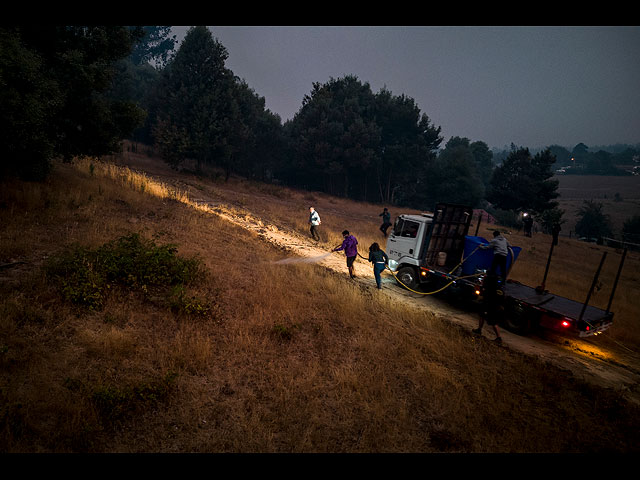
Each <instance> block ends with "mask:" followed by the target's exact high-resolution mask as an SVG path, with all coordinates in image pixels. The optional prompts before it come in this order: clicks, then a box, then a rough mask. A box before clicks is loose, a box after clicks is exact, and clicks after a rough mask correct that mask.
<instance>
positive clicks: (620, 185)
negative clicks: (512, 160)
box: [555, 175, 640, 235]
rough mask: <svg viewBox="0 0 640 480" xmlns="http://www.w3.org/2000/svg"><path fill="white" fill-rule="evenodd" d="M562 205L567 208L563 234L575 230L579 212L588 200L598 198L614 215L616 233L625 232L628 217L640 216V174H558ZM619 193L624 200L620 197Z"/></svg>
mask: <svg viewBox="0 0 640 480" xmlns="http://www.w3.org/2000/svg"><path fill="white" fill-rule="evenodd" d="M555 178H556V179H557V180H559V182H560V184H559V186H558V192H559V193H560V197H559V198H558V201H559V202H560V208H561V209H563V210H564V211H565V214H564V219H565V220H566V223H565V224H564V225H563V228H562V233H563V234H564V235H568V233H569V231H571V232H573V229H574V228H575V224H576V222H577V218H576V214H577V212H578V210H579V209H580V207H581V206H582V204H583V201H584V200H595V201H597V202H600V203H602V204H603V206H604V212H605V213H606V214H607V215H609V216H610V217H611V223H612V225H613V229H614V232H615V233H616V234H618V233H621V231H622V225H623V223H624V221H625V220H627V219H628V218H630V217H632V216H633V215H640V176H629V177H613V176H596V175H558V176H556V177H555ZM616 193H617V194H619V198H620V200H616Z"/></svg>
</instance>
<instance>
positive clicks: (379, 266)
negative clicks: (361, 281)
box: [369, 243, 389, 290]
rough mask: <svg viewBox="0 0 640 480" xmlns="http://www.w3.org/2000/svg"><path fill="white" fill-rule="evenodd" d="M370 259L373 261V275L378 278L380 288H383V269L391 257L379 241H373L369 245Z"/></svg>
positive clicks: (377, 284)
mask: <svg viewBox="0 0 640 480" xmlns="http://www.w3.org/2000/svg"><path fill="white" fill-rule="evenodd" d="M369 261H370V262H371V263H373V276H374V277H375V279H376V286H377V287H378V290H381V289H382V277H381V274H382V271H383V270H384V268H385V266H386V265H387V262H388V261H389V257H387V254H386V253H384V250H382V249H381V248H380V245H378V244H377V243H372V244H371V246H370V247H369Z"/></svg>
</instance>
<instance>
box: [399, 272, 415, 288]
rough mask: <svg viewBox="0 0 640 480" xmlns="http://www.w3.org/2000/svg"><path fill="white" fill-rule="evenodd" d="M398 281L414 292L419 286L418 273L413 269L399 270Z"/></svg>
mask: <svg viewBox="0 0 640 480" xmlns="http://www.w3.org/2000/svg"><path fill="white" fill-rule="evenodd" d="M396 280H398V281H399V282H400V286H406V287H409V288H410V289H412V290H414V289H415V288H416V286H417V285H418V281H417V277H416V271H415V270H414V269H413V268H411V267H402V268H401V269H400V270H398V273H397V274H396Z"/></svg>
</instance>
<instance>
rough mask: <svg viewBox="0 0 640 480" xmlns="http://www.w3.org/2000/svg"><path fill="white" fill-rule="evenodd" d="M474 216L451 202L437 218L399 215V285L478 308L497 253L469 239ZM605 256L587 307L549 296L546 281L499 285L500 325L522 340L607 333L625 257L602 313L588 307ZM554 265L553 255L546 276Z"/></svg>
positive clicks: (393, 259)
mask: <svg viewBox="0 0 640 480" xmlns="http://www.w3.org/2000/svg"><path fill="white" fill-rule="evenodd" d="M472 217H473V209H472V208H471V207H468V206H464V205H455V204H447V203H439V204H437V205H436V207H435V208H434V211H433V213H422V214H418V215H415V214H414V215H410V214H401V215H399V216H398V217H397V218H396V219H395V222H394V224H393V229H392V231H391V233H390V234H389V237H388V238H387V245H386V247H387V248H386V253H387V255H388V257H389V262H388V268H389V270H390V271H391V273H392V274H393V275H394V277H395V279H396V280H397V282H398V283H399V284H400V285H401V286H402V287H404V288H406V289H408V290H411V291H413V292H415V293H417V294H422V295H430V294H435V295H439V296H445V297H446V298H447V299H449V300H450V301H453V302H456V303H458V304H463V305H465V306H474V305H475V306H478V305H480V304H481V303H482V302H483V299H484V290H485V288H484V282H485V279H486V276H487V273H488V269H489V267H490V265H491V260H492V256H493V253H492V251H491V250H483V249H482V248H480V247H481V245H486V244H487V243H488V242H487V241H486V240H485V239H484V238H482V237H477V236H470V235H468V233H469V228H470V226H471V222H472ZM520 251H521V249H520V247H515V246H511V247H510V255H509V256H508V257H507V270H508V271H510V270H511V267H512V266H513V264H514V263H515V261H516V260H517V257H518V254H519V253H520ZM551 251H553V247H552V250H551ZM625 253H626V251H625ZM605 257H606V252H605V254H604V255H603V258H602V260H601V262H600V267H599V268H598V271H597V272H596V277H595V278H594V281H593V284H592V287H591V290H590V291H589V294H588V296H587V299H586V301H585V302H578V301H575V300H572V299H569V298H565V297H562V296H559V295H556V294H553V293H550V292H549V291H547V290H546V289H545V288H544V281H543V284H542V286H538V287H535V288H534V287H530V286H527V285H524V284H522V283H520V282H517V281H514V280H511V279H508V280H507V281H506V282H504V283H502V282H499V291H498V296H497V297H498V298H499V299H500V305H499V308H498V312H500V313H499V314H500V317H501V318H500V319H499V322H500V324H501V325H502V326H504V327H505V328H507V329H508V330H510V331H513V332H515V333H518V334H522V335H526V334H528V333H530V332H532V331H534V330H536V329H538V328H546V329H552V330H556V331H560V332H563V333H565V334H570V335H575V336H579V337H587V336H592V335H597V334H599V333H602V332H603V331H605V330H607V329H608V328H609V327H610V326H611V325H612V324H613V312H611V311H610V306H611V301H612V299H613V294H614V292H615V287H616V285H617V281H618V278H619V276H620V270H621V269H622V264H623V262H624V255H623V256H622V261H621V263H620V268H619V270H618V277H617V278H616V282H615V284H614V287H613V290H612V292H611V298H610V299H609V306H608V307H607V309H606V310H603V309H600V308H597V307H594V306H591V305H588V302H589V298H590V296H591V293H592V291H593V287H594V285H595V284H596V281H597V277H598V275H599V273H600V269H601V268H602V263H603V262H604V258H605ZM550 260H551V254H550V256H549V260H548V262H547V271H548V267H549V262H550ZM507 278H508V277H507ZM545 280H546V272H545Z"/></svg>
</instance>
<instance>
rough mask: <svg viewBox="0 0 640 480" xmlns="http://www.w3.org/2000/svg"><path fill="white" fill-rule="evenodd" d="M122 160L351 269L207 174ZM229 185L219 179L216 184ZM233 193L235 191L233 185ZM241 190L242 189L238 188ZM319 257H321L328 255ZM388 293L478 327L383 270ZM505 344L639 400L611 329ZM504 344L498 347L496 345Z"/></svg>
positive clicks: (297, 251)
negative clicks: (223, 198)
mask: <svg viewBox="0 0 640 480" xmlns="http://www.w3.org/2000/svg"><path fill="white" fill-rule="evenodd" d="M119 163H121V164H124V165H127V166H129V167H130V168H132V169H135V170H136V171H140V172H144V173H145V174H146V175H147V176H148V177H149V178H151V179H154V180H157V181H159V182H162V183H164V184H166V185H168V186H172V187H174V188H177V189H179V190H180V191H183V192H186V193H188V195H189V198H190V200H191V201H192V202H194V205H195V206H196V207H197V208H200V209H202V210H205V211H209V212H211V213H212V214H215V215H218V216H220V217H221V218H224V219H225V220H227V221H229V222H231V223H233V224H235V225H238V226H240V227H242V228H245V229H247V230H249V231H251V232H254V233H255V234H257V235H258V236H259V237H261V238H262V239H263V240H264V241H266V242H270V243H271V244H273V245H275V246H277V247H279V248H280V249H281V250H282V251H283V258H288V257H293V256H296V257H300V258H301V259H302V258H306V259H313V260H314V261H315V260H317V262H318V264H320V265H322V266H324V267H325V268H328V269H331V270H334V271H337V272H341V273H343V274H345V275H346V266H345V259H344V254H343V253H342V252H336V253H333V254H331V255H328V256H327V255H326V254H327V250H326V248H322V247H320V246H318V244H317V243H316V242H314V241H313V240H312V239H311V238H309V237H308V236H305V235H301V234H300V233H298V232H295V231H292V230H291V229H290V228H287V227H285V226H282V225H274V224H273V223H270V222H266V221H265V220H263V219H262V218H260V215H258V214H255V213H254V212H251V211H249V210H248V209H247V208H246V207H242V206H240V207H239V206H238V205H233V208H229V205H226V204H223V203H221V202H220V201H219V200H218V199H214V198H211V196H208V195H207V189H206V188H203V184H206V180H200V179H197V178H196V177H194V176H192V175H185V174H180V173H178V172H176V171H173V170H171V169H169V168H168V167H166V166H164V165H163V164H161V163H159V162H153V161H149V159H148V158H146V157H143V156H138V155H127V156H126V157H125V158H124V159H121V160H120V161H119ZM221 189H224V187H220V185H219V184H216V190H218V191H220V190H221ZM227 193H228V194H229V195H233V193H234V191H232V190H229V191H228V192H227ZM235 193H237V192H235ZM265 199H268V201H269V202H274V201H279V202H286V199H284V200H283V199H275V198H274V197H271V196H266V195H265ZM323 256H324V258H317V259H316V257H323ZM357 262H358V263H357V265H358V267H357V271H358V278H357V279H356V281H357V282H360V283H361V284H362V285H363V286H371V287H373V286H375V281H374V278H373V274H372V269H371V267H370V264H369V263H368V262H365V261H364V260H362V259H360V258H358V259H357ZM380 294H383V295H389V296H391V297H393V298H395V299H397V300H398V301H401V302H405V303H411V304H412V305H413V306H415V308H418V309H423V310H425V311H429V312H432V313H434V314H435V315H436V317H437V318H438V319H441V320H442V321H446V322H452V323H454V324H457V325H460V326H462V327H464V328H468V329H469V330H471V329H472V328H475V327H477V324H478V317H477V315H476V314H473V313H469V312H468V311H464V310H461V309H458V308H456V307H455V306H453V305H451V304H449V303H446V302H444V301H443V300H442V299H440V298H437V297H434V296H431V295H428V296H425V295H419V294H415V293H412V292H409V291H407V290H405V289H403V288H401V287H400V286H398V285H397V283H396V281H395V279H394V278H393V276H392V275H391V274H390V273H389V272H388V271H386V272H385V273H384V274H383V290H382V291H381V292H380ZM484 336H485V338H486V339H487V341H490V340H492V339H493V334H492V333H490V329H489V328H485V332H484ZM502 337H503V340H504V341H503V344H502V345H503V348H511V349H514V350H516V351H519V352H521V353H524V354H527V355H533V356H536V357H538V358H540V359H542V360H543V361H546V362H549V363H551V364H553V365H555V366H558V367H560V368H563V369H566V370H567V371H570V372H571V373H573V375H575V376H576V377H577V378H581V379H584V380H586V381H588V382H591V383H593V384H596V385H599V386H602V387H605V388H611V389H614V390H616V391H619V392H620V393H621V394H622V395H623V396H624V397H626V398H628V399H629V400H631V401H634V402H637V403H638V404H640V354H638V353H637V352H633V351H631V350H629V349H628V348H626V347H625V346H623V345H620V344H618V343H616V342H615V341H613V340H612V339H611V338H609V337H607V335H606V334H605V335H600V336H598V337H590V338H587V339H575V338H567V337H562V336H556V335H554V334H550V333H541V334H539V335H531V336H529V337H523V336H519V335H515V334H512V333H510V332H508V331H503V332H502ZM496 348H499V347H496Z"/></svg>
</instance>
